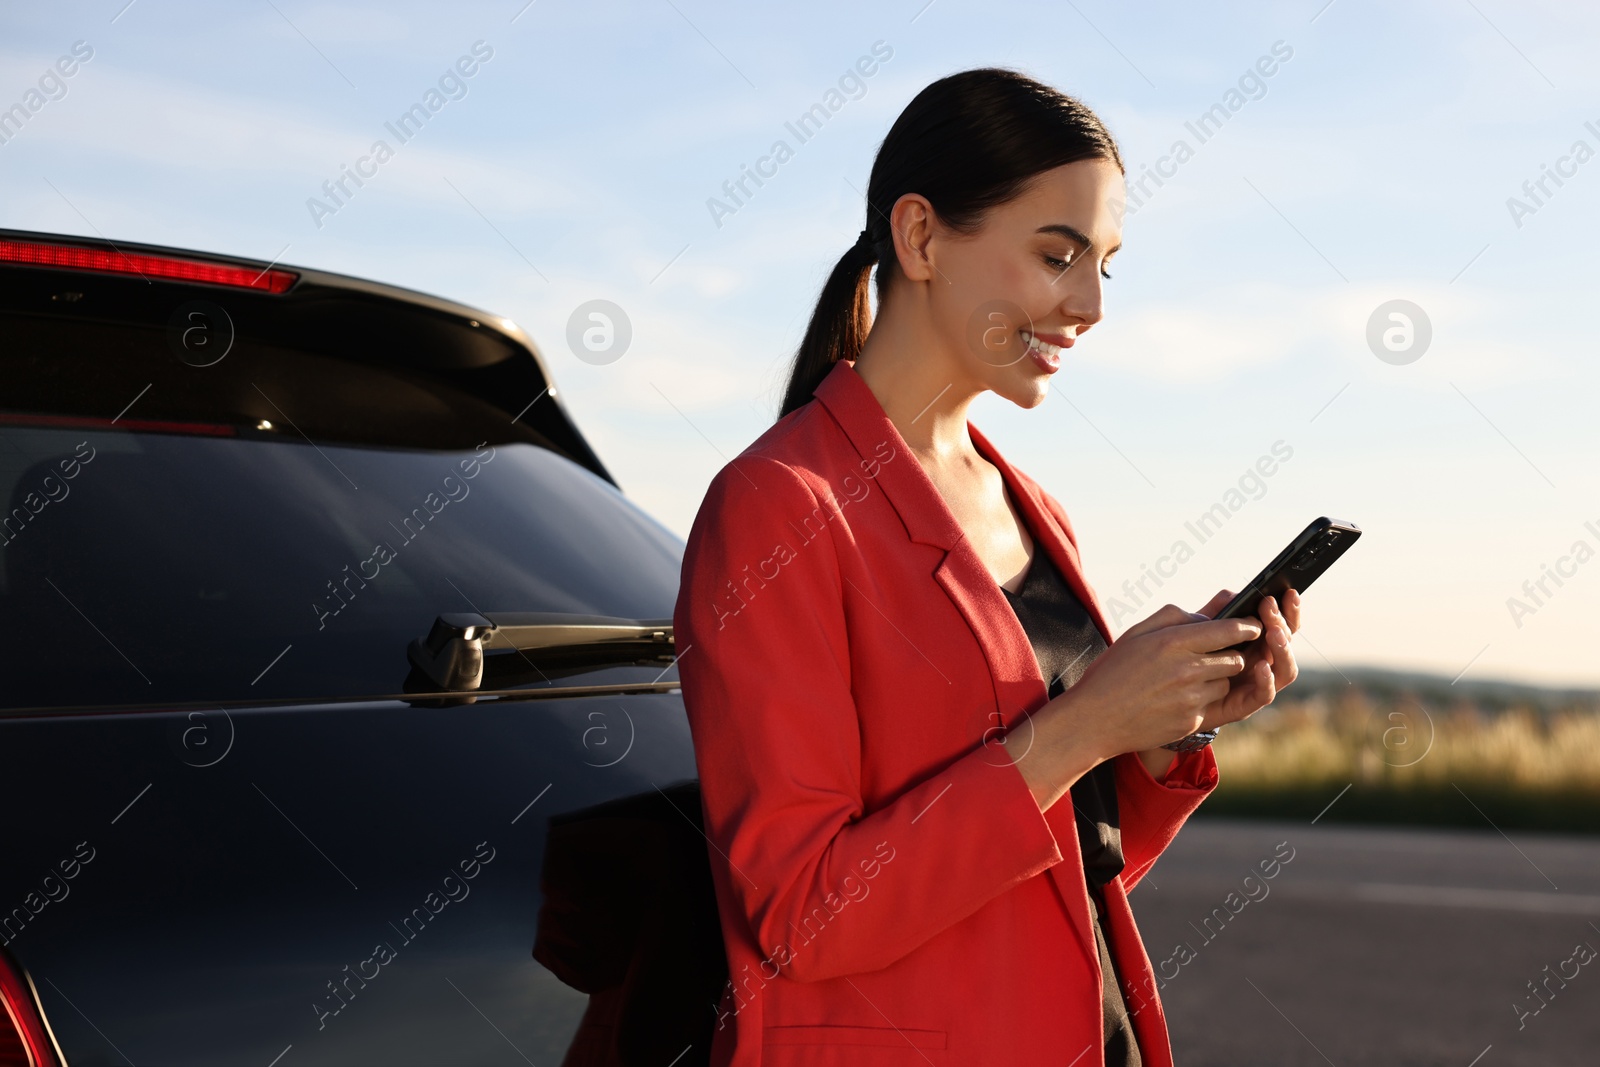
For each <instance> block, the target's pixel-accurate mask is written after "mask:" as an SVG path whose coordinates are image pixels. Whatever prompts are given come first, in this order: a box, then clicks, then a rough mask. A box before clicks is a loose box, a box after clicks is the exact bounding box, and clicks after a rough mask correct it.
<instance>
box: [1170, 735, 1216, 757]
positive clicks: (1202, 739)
mask: <svg viewBox="0 0 1600 1067" xmlns="http://www.w3.org/2000/svg"><path fill="white" fill-rule="evenodd" d="M1216 739H1217V731H1216V730H1196V731H1195V732H1194V733H1192V734H1190V735H1189V736H1188V737H1180V738H1178V739H1177V740H1176V741H1169V742H1167V743H1166V744H1164V745H1162V746H1161V747H1162V748H1170V749H1172V751H1174V752H1198V751H1199V750H1200V749H1202V748H1205V747H1206V746H1207V745H1209V744H1210V743H1211V742H1213V741H1215V740H1216Z"/></svg>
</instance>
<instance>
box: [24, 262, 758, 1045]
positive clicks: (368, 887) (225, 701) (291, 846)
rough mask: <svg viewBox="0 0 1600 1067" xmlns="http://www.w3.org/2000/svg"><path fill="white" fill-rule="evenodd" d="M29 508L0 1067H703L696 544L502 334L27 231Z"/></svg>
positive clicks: (241, 266) (362, 295)
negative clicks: (680, 613) (694, 687)
mask: <svg viewBox="0 0 1600 1067" xmlns="http://www.w3.org/2000/svg"><path fill="white" fill-rule="evenodd" d="M0 503H3V505H4V508H5V511H4V515H3V517H0V631H3V633H0V662H3V668H0V783H3V787H4V789H5V792H6V795H7V796H8V797H9V798H10V800H9V810H10V811H11V815H10V817H9V822H8V824H7V831H6V833H5V834H4V838H3V840H4V852H3V857H0V942H3V943H4V946H5V953H4V958H3V959H0V1000H4V1002H5V1004H6V1007H7V1012H6V1013H5V1014H0V1064H12V1063H18V1064H26V1063H33V1064H41V1065H42V1064H50V1063H52V1062H55V1061H58V1060H59V1061H60V1062H66V1063H70V1064H72V1065H73V1067H93V1065H97V1064H108V1065H109V1064H205V1065H208V1067H217V1065H224V1064H249V1065H256V1067H269V1065H279V1067H299V1065H306V1064H479V1063H481V1064H520V1063H533V1064H538V1065H539V1067H545V1065H551V1064H556V1063H559V1062H562V1060H563V1057H566V1059H567V1062H569V1063H577V1062H586V1063H631V1062H653V1063H659V1064H662V1065H663V1067H664V1065H665V1064H666V1063H667V1062H668V1061H669V1060H671V1059H672V1057H673V1056H674V1055H682V1056H683V1058H682V1060H681V1061H680V1062H681V1063H684V1064H687V1063H690V1062H695V1061H697V1060H699V1061H702V1062H703V1057H704V1049H703V1047H702V1046H703V1040H702V1039H703V1037H704V1035H706V1034H709V1032H710V1027H711V1024H712V1022H713V1021H714V1017H715V1003H716V999H717V994H718V993H719V992H720V986H721V984H722V983H723V982H724V980H725V977H726V976H725V974H723V973H719V972H718V971H717V968H718V967H719V966H721V950H720V942H719V941H717V940H716V938H717V933H716V929H715V913H714V905H712V904H711V902H710V901H711V891H710V885H709V881H708V880H707V877H708V876H707V874H706V864H705V848H706V845H705V842H704V840H703V837H702V836H701V834H700V831H699V819H700V810H699V806H698V799H697V794H696V793H695V791H694V784H693V780H694V774H695V769H694V758H693V750H692V748H691V745H690V739H689V733H688V727H687V723H686V720H685V716H684V712H683V706H682V700H681V696H680V694H679V692H678V684H677V674H676V669H675V667H674V652H675V649H674V645H673V640H672V627H671V616H672V609H673V604H674V600H675V598H676V595H677V587H678V573H679V567H680V563H681V560H682V552H683V544H682V542H681V540H680V539H679V538H678V537H676V536H675V535H674V534H672V533H671V532H670V531H669V530H667V529H666V528H665V527H663V526H662V525H661V524H659V523H658V522H657V521H655V520H654V519H652V518H651V517H650V516H649V515H647V514H645V513H644V512H643V511H642V510H641V509H640V508H638V507H637V506H635V505H634V504H633V503H631V502H630V501H629V500H628V498H627V497H626V496H625V495H624V494H623V493H622V492H621V491H620V490H619V488H618V487H617V485H616V483H615V482H614V480H613V479H612V477H611V475H610V474H609V473H608V472H607V470H606V468H605V467H604V466H603V465H602V463H601V462H600V460H599V458H598V457H597V456H596V455H595V453H594V451H593V450H592V449H591V448H590V447H589V445H588V444H587V443H586V442H585V440H584V437H583V435H582V434H581V433H580V432H579V430H578V428H577V427H576V425H575V424H574V422H573V420H572V418H571V416H570V414H569V412H568V411H567V410H566V409H565V408H564V407H563V406H562V403H561V400H560V398H559V397H558V396H557V393H556V390H555V388H554V386H553V384H552V380H551V377H550V373H549V370H548V367H547V366H546V364H545V363H544V361H543V360H542V359H541V357H540V356H539V354H538V352H537V351H536V349H535V348H534V346H533V345H532V343H531V342H530V341H529V339H528V338H527V337H526V336H525V335H524V334H523V333H522V331H521V330H519V329H518V328H517V327H516V326H515V325H514V324H513V323H511V322H509V321H507V320H504V319H500V318H496V317H493V316H489V315H485V314H483V313H482V312H478V311H474V310H472V309H470V308H466V307H461V306H458V305H456V304H452V303H449V302H447V301H443V300H438V299H434V298H431V297H427V296H423V295H421V294H417V293H413V292H408V291H405V290H401V289H396V288H392V287H389V286H383V285H377V284H373V283H369V282H364V281H358V280H355V279H349V278H343V277H338V276H335V275H330V274H325V273H321V272H317V271H312V270H305V269H301V268H298V267H286V266H281V265H269V264H265V263H255V262H246V261H242V260H235V259H225V258H220V257H217V256H212V255H205V254H199V253H193V252H180V251H174V250H171V249H163V248H152V247H146V246H133V245H128V244H121V245H117V244H112V243H111V242H108V241H89V240H83V239H78V238H66V237H57V236H52V235H44V234H34V233H21V232H15V231H0ZM536 957H537V958H536ZM586 1013H587V1014H586ZM7 1016H9V1021H10V1027H9V1029H8V1028H7V1026H6V1025H5V1023H6V1020H7ZM580 1023H581V1025H580ZM52 1031H53V1038H52V1036H51V1034H52Z"/></svg>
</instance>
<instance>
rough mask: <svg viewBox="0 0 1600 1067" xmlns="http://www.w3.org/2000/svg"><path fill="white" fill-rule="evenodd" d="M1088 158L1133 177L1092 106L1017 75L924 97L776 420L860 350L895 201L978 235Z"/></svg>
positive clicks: (815, 316) (833, 283) (932, 90)
mask: <svg viewBox="0 0 1600 1067" xmlns="http://www.w3.org/2000/svg"><path fill="white" fill-rule="evenodd" d="M1084 159H1108V160H1110V161H1111V162H1113V163H1115V164H1116V165H1117V169H1119V170H1122V171H1123V172H1124V173H1126V168H1125V167H1123V165H1122V156H1121V154H1120V153H1119V152H1118V151H1117V144H1116V141H1115V140H1113V139H1112V136H1111V134H1110V132H1109V131H1107V129H1106V128H1105V125H1104V124H1103V123H1101V121H1100V119H1099V118H1098V117H1097V116H1096V115H1095V113H1094V112H1093V111H1091V110H1089V108H1088V107H1086V106H1084V104H1082V103H1081V102H1079V101H1077V100H1075V99H1073V98H1072V97H1070V96H1067V95H1066V94H1064V93H1061V92H1058V91H1057V90H1055V89H1052V88H1050V87H1049V86H1048V85H1043V84H1041V83H1039V82H1036V81H1034V80H1033V79H1032V78H1029V77H1027V76H1026V75H1023V74H1019V73H1017V72H1016V71H1011V70H1001V69H999V68H995V67H985V68H981V69H979V70H966V71H962V72H961V73H959V74H952V75H950V76H949V77H947V78H940V79H939V80H938V81H936V82H934V83H933V84H932V85H929V86H928V87H927V88H925V89H923V90H922V92H920V93H918V94H917V95H916V97H915V98H914V99H913V100H912V101H911V103H909V104H907V105H906V109H905V110H904V111H902V112H901V113H900V117H899V118H897V119H895V122H894V125H893V126H891V127H890V128H889V133H888V136H886V137H885V138H884V139H883V144H882V145H881V146H880V147H879V148H878V156H877V158H876V159H875V160H874V161H873V164H872V177H871V179H870V180H869V181H868V183H867V219H866V229H865V233H864V234H863V237H862V239H860V240H858V241H857V242H856V243H855V244H854V245H853V246H851V248H850V249H849V250H848V251H847V252H845V254H844V255H843V256H842V257H840V259H839V262H838V263H837V264H836V265H835V266H834V268H833V273H831V274H829V275H828V280H827V281H826V282H824V283H823V286H822V294H821V295H820V296H819V297H818V298H817V307H816V310H815V311H813V312H812V313H811V322H810V324H809V325H808V326H807V327H806V335H805V339H804V340H802V341H801V342H800V349H799V351H798V352H796V353H795V357H794V366H793V369H792V370H791V371H790V372H789V387H788V389H787V390H786V391H785V392H784V396H783V407H782V408H781V409H780V410H779V412H778V417H779V418H780V419H781V418H782V417H783V416H785V415H787V414H788V413H789V412H791V411H793V410H795V409H796V408H798V407H800V406H801V405H803V404H805V403H806V402H807V401H809V400H810V399H811V394H812V393H813V392H815V391H816V388H817V386H818V385H820V384H821V383H822V379H823V378H825V377H827V376H828V372H829V371H830V370H831V369H832V368H833V365H834V364H835V363H836V362H838V361H839V360H840V359H851V360H853V359H855V358H856V357H857V356H858V355H860V353H861V345H862V342H864V341H865V340H866V337H867V329H868V327H869V326H870V325H871V305H870V304H869V303H868V300H867V278H868V275H869V274H870V273H871V271H872V268H873V267H875V266H876V267H877V268H878V281H877V288H878V303H879V306H880V307H881V306H882V304H883V301H884V299H885V297H886V296H887V295H888V292H889V280H890V277H891V276H892V274H893V273H894V270H895V267H896V259H895V254H894V241H893V240H892V238H891V236H890V233H889V212H890V211H891V210H892V209H893V208H894V205H895V202H896V201H898V200H899V199H900V198H901V197H902V196H904V195H905V194H907V193H920V194H921V195H923V196H925V197H927V198H928V202H929V203H931V204H932V205H933V209H934V211H935V212H937V214H938V216H939V218H940V220H941V221H943V222H944V223H945V224H946V225H948V226H951V227H953V228H954V229H956V230H957V231H958V232H971V231H972V230H974V229H976V228H977V226H978V225H979V223H980V222H981V221H982V216H983V213H984V212H985V211H987V210H988V209H989V208H992V207H994V206H995V205H997V204H1002V203H1005V202H1006V201H1007V200H1010V199H1012V198H1013V197H1015V196H1018V195H1020V194H1021V192H1022V191H1023V187H1024V186H1025V185H1027V183H1028V182H1029V181H1031V180H1032V179H1033V178H1034V177H1035V176H1036V175H1038V174H1041V173H1043V172H1044V171H1047V170H1051V169H1052V168H1055V167H1059V166H1063V165H1064V164H1067V163H1076V162H1078V161H1079V160H1084Z"/></svg>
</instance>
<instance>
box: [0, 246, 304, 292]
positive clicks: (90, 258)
mask: <svg viewBox="0 0 1600 1067" xmlns="http://www.w3.org/2000/svg"><path fill="white" fill-rule="evenodd" d="M0 263H27V264H29V265H31V266H36V267H62V268H65V269H67V270H96V271H106V272H110V273H112V274H138V275H141V276H143V277H145V278H176V279H178V280H179V281H185V282H205V283H206V284H208V285H231V286H233V287H234V288H236V289H259V290H261V291H262V292H267V293H282V292H287V291H288V289H289V287H290V286H291V285H293V284H294V283H295V281H296V280H297V279H298V278H299V277H300V275H298V274H296V273H295V272H294V271H289V270H275V269H273V268H271V267H268V268H267V269H266V270H256V269H255V268H254V267H230V266H228V265H226V264H222V263H206V262H204V261H202V260H198V259H175V258H173V257H172V256H146V255H128V254H126V253H123V252H119V251H116V250H115V249H102V248H79V247H77V246H76V245H47V244H40V243H38V242H36V241H0Z"/></svg>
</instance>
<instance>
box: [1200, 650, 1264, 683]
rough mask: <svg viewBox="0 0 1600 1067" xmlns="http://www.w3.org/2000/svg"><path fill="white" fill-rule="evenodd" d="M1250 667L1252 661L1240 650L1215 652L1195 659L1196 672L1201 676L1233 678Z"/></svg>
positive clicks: (1208, 678)
mask: <svg viewBox="0 0 1600 1067" xmlns="http://www.w3.org/2000/svg"><path fill="white" fill-rule="evenodd" d="M1249 669H1250V661H1249V660H1248V659H1247V658H1246V657H1245V656H1243V655H1241V654H1240V653H1238V652H1213V653H1210V654H1209V655H1204V656H1201V657H1199V658H1198V659H1197V660H1195V673H1196V675H1198V676H1199V677H1201V678H1204V679H1207V680H1210V679H1212V678H1232V677H1233V676H1235V675H1237V674H1243V673H1244V672H1245V671H1247V670H1249Z"/></svg>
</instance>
